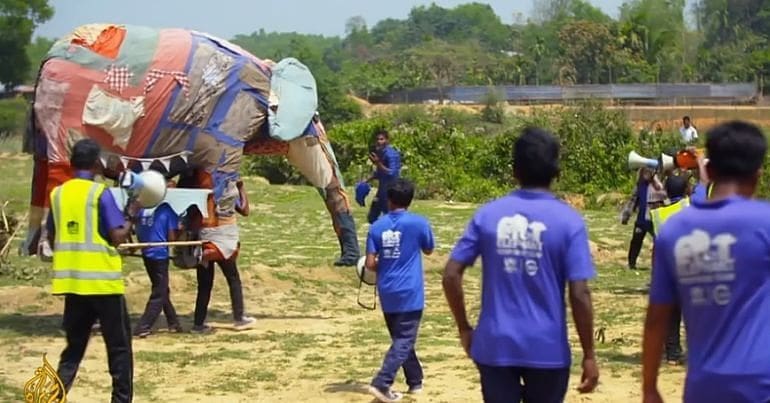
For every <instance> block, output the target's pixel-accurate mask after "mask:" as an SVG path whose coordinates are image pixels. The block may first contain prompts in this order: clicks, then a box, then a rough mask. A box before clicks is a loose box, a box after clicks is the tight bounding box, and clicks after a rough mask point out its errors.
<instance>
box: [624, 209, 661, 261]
mask: <svg viewBox="0 0 770 403" xmlns="http://www.w3.org/2000/svg"><path fill="white" fill-rule="evenodd" d="M647 234H650V236H655V235H654V234H653V232H652V222H651V221H642V222H638V221H637V222H636V223H635V224H634V235H633V236H632V237H631V245H630V246H629V247H628V267H630V268H634V267H636V259H638V258H639V253H640V252H641V251H642V243H644V237H646V236H647Z"/></svg>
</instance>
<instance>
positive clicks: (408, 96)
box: [371, 83, 760, 105]
mask: <svg viewBox="0 0 770 403" xmlns="http://www.w3.org/2000/svg"><path fill="white" fill-rule="evenodd" d="M443 92H444V96H443V97H440V96H439V91H438V89H437V88H421V89H415V90H408V91H396V92H392V93H390V94H387V95H385V96H382V97H377V98H373V99H371V101H372V102H377V103H430V102H438V100H439V99H440V98H443V99H444V100H445V101H449V102H454V103H471V104H478V103H482V102H483V100H484V99H485V98H486V97H487V96H488V94H490V93H494V94H496V95H497V98H498V99H500V100H502V101H507V102H509V103H547V102H565V101H574V100H581V99H601V100H608V101H614V102H619V103H646V104H665V105H675V104H693V103H714V102H718V103H751V102H755V101H756V100H757V98H758V97H759V95H760V92H759V89H758V87H757V85H756V84H755V83H738V84H607V85H602V84H599V85H593V84H588V85H573V86H563V87H562V86H549V85H540V86H535V85H503V86H495V87H486V86H475V87H447V88H445V89H444V91H443Z"/></svg>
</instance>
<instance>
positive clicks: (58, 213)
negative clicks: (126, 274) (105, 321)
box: [51, 179, 125, 295]
mask: <svg viewBox="0 0 770 403" xmlns="http://www.w3.org/2000/svg"><path fill="white" fill-rule="evenodd" d="M104 190H105V186H104V185H102V184H100V183H96V182H93V181H90V180H85V179H70V180H68V181H67V182H65V183H64V184H62V185H60V186H57V187H56V188H54V190H53V191H52V192H51V210H52V214H53V220H54V225H55V234H54V245H53V246H54V252H53V285H52V289H51V293H52V294H77V295H114V294H123V293H124V291H125V286H124V284H123V276H122V273H121V267H122V260H121V257H120V254H118V251H117V250H116V249H115V248H114V247H112V246H110V244H109V243H108V242H107V240H106V239H104V238H102V236H101V235H100V234H99V197H100V196H101V194H102V192H103V191H104Z"/></svg>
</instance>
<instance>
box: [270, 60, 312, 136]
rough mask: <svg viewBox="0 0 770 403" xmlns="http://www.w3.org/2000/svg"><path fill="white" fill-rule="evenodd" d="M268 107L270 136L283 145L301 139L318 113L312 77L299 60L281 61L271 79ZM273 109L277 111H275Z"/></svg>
mask: <svg viewBox="0 0 770 403" xmlns="http://www.w3.org/2000/svg"><path fill="white" fill-rule="evenodd" d="M269 103H270V108H269V109H268V122H269V124H270V136H271V137H273V138H274V139H277V140H281V141H290V140H294V139H295V138H297V137H300V136H301V135H302V134H304V133H305V130H306V129H307V127H308V125H309V124H310V121H311V119H312V118H313V115H314V114H315V112H316V110H317V109H318V93H317V91H316V82H315V78H314V77H313V74H312V73H310V70H309V69H308V68H307V67H306V66H305V65H304V64H302V63H300V61H299V60H297V59H294V58H291V57H290V58H286V59H283V60H281V61H280V62H278V64H276V65H275V67H274V68H273V72H272V77H271V78H270V97H269ZM273 106H277V107H278V108H277V110H276V111H273V109H274V108H273Z"/></svg>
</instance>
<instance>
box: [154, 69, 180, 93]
mask: <svg viewBox="0 0 770 403" xmlns="http://www.w3.org/2000/svg"><path fill="white" fill-rule="evenodd" d="M165 76H173V77H174V80H176V82H177V83H179V85H181V86H182V89H183V90H184V96H188V95H190V79H189V78H187V74H185V73H184V72H182V71H168V70H160V69H152V70H150V72H149V73H147V78H145V85H144V93H145V94H146V93H148V92H150V91H152V88H153V87H154V86H155V84H156V83H157V82H158V80H160V79H161V78H163V77H165Z"/></svg>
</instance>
